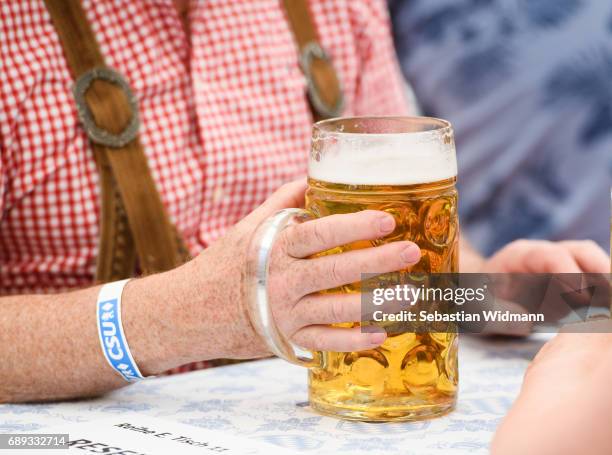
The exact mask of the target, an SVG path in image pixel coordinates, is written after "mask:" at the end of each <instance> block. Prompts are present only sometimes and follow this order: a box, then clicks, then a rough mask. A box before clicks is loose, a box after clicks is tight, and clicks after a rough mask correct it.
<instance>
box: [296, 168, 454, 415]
mask: <svg viewBox="0 0 612 455" xmlns="http://www.w3.org/2000/svg"><path fill="white" fill-rule="evenodd" d="M325 159H327V158H325ZM323 161H324V160H322V162H323ZM453 183H454V179H450V180H445V181H443V182H436V183H432V184H418V185H407V186H393V185H382V186H368V185H354V184H351V185H346V184H338V183H329V182H321V181H318V180H314V179H310V182H309V190H308V193H307V207H308V209H310V210H311V211H312V212H313V213H315V214H316V215H317V216H327V215H330V214H335V213H352V212H357V211H361V210H365V209H371V210H382V211H385V212H387V213H390V214H392V215H393V216H394V218H395V221H396V229H395V230H394V231H393V232H392V233H391V234H389V235H388V236H386V237H384V238H382V239H377V240H372V241H361V242H355V243H354V244H351V245H344V246H342V247H339V248H334V249H333V250H330V251H328V252H325V253H324V254H336V253H340V252H344V251H350V250H356V249H361V248H367V247H370V246H378V245H382V244H384V243H387V242H391V241H398V240H411V241H413V242H416V243H417V244H418V245H419V246H420V248H421V252H422V258H421V260H420V261H419V263H418V264H416V265H415V266H414V267H412V270H411V272H425V273H435V272H456V271H457V266H458V255H457V252H458V250H457V241H458V236H457V235H456V233H457V229H458V225H457V211H456V205H457V197H456V191H455V189H454V187H453ZM408 273H409V272H408V271H403V272H395V273H389V274H384V275H381V276H379V277H377V281H379V282H380V284H379V286H382V285H383V283H385V282H391V283H402V282H406V281H407V277H408ZM389 280H390V281H389ZM359 290H360V284H359V283H354V284H351V285H346V286H342V288H341V289H336V290H332V291H330V292H359ZM396 325H397V327H396ZM345 326H346V325H345ZM400 326H401V324H397V323H393V322H389V323H388V325H386V326H385V330H386V331H387V336H388V337H387V340H386V341H385V342H384V343H383V344H382V346H380V347H379V348H377V349H375V350H369V351H365V352H353V353H335V352H329V353H325V354H324V357H325V366H324V368H322V369H313V370H311V373H310V399H311V404H312V405H313V406H314V407H316V408H317V409H319V410H326V409H328V410H329V412H333V413H337V412H339V411H338V410H339V409H341V410H343V411H340V412H342V413H344V415H345V416H349V417H350V416H352V415H353V413H356V414H359V415H360V416H362V418H363V416H367V418H369V419H372V420H377V419H385V418H392V417H393V416H396V415H397V416H405V415H406V413H407V412H409V411H406V410H407V409H411V407H414V409H418V410H419V411H415V412H418V413H419V415H421V414H420V413H421V412H423V411H422V410H423V409H424V408H423V407H424V406H431V408H430V409H431V412H432V413H436V412H439V411H437V410H439V409H450V407H452V404H453V403H454V400H455V393H456V390H457V344H456V342H457V335H456V333H454V332H452V331H449V332H448V333H447V332H443V330H445V329H446V325H445V326H444V327H439V329H440V330H442V332H440V333H429V334H428V333H404V332H403V331H401V330H400V328H399V327H400Z"/></svg>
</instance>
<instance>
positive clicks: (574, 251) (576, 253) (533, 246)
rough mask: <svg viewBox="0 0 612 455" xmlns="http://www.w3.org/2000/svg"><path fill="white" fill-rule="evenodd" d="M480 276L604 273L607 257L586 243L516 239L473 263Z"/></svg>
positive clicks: (590, 242)
mask: <svg viewBox="0 0 612 455" xmlns="http://www.w3.org/2000/svg"><path fill="white" fill-rule="evenodd" d="M470 265H471V269H472V270H465V271H467V272H480V273H608V271H609V270H610V258H609V257H608V255H607V254H606V252H605V251H604V250H602V249H601V248H600V247H599V246H598V245H597V244H596V243H595V242H593V241H590V240H567V241H561V242H549V241H546V240H516V241H514V242H511V243H509V244H508V245H506V246H505V247H504V248H502V249H501V250H499V251H498V252H497V253H495V254H494V255H492V256H491V257H490V258H486V259H482V258H481V259H480V260H474V261H473V262H472V263H471V264H470Z"/></svg>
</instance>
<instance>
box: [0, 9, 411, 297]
mask: <svg viewBox="0 0 612 455" xmlns="http://www.w3.org/2000/svg"><path fill="white" fill-rule="evenodd" d="M83 3H84V7H85V10H86V14H87V17H88V19H89V21H90V23H91V25H92V28H93V30H94V32H95V34H96V37H97V39H98V41H99V43H100V46H101V49H102V52H103V54H104V56H105V58H106V62H107V64H108V65H109V66H111V67H113V68H116V69H117V70H119V72H121V73H122V74H123V75H124V76H125V77H126V78H127V80H128V81H129V82H130V84H131V86H132V88H133V89H134V91H135V93H136V95H137V97H138V99H139V103H140V114H141V121H142V127H141V133H140V137H141V140H142V144H143V146H144V149H145V152H146V154H147V158H148V162H149V166H150V168H151V170H152V173H153V177H154V179H155V181H156V184H157V187H158V189H159V192H160V194H161V197H162V200H163V202H164V204H165V206H166V208H167V210H168V213H169V215H170V217H171V219H172V220H173V222H174V223H175V224H176V226H177V227H178V229H179V230H180V232H181V233H182V235H183V236H184V238H185V240H186V242H187V245H188V247H189V249H190V250H191V253H192V254H194V255H195V254H197V253H198V252H199V251H201V250H202V249H203V248H205V247H206V246H207V245H209V244H210V243H211V242H214V241H215V240H216V239H218V238H219V237H220V236H222V235H223V233H224V232H225V231H226V230H227V229H228V228H229V227H230V226H232V225H233V224H234V223H236V222H237V221H238V220H240V219H241V218H242V217H244V216H245V215H246V214H247V213H249V212H250V211H251V210H252V209H253V208H254V207H255V206H257V205H258V204H260V203H261V202H262V201H263V200H264V199H265V198H266V197H267V196H268V195H269V194H270V193H271V192H272V191H273V190H274V189H276V188H277V187H278V186H279V185H281V184H282V183H284V182H286V181H289V180H292V179H294V178H297V177H299V176H302V175H304V174H305V170H306V159H307V151H308V147H309V140H310V134H311V122H312V118H311V114H310V111H309V108H308V104H307V101H306V98H305V80H304V77H303V75H302V73H301V71H300V69H299V66H298V61H297V56H298V55H297V50H296V45H295V42H294V40H293V35H292V33H291V30H290V28H289V25H288V22H287V20H286V18H285V14H284V11H283V9H282V8H281V6H280V4H281V2H280V1H274V0H249V1H246V0H244V1H238V0H236V1H228V0H206V1H197V2H193V9H192V11H191V12H190V21H191V43H189V40H188V39H187V36H186V35H185V33H184V31H183V28H182V25H181V22H180V19H179V17H178V15H177V12H176V11H175V9H174V7H173V4H172V1H171V0H165V1H163V0H130V1H127V0H122V1H120V0H96V1H94V0H85V1H84V2H83ZM385 6H386V5H385V2H384V0H311V1H310V7H311V10H312V13H313V16H314V19H315V23H316V26H317V30H318V33H319V35H320V39H321V41H322V44H323V46H324V47H325V48H326V49H327V50H328V51H329V53H330V54H331V56H332V58H333V62H334V65H335V67H336V69H337V71H338V73H339V77H340V79H341V81H342V84H343V88H344V94H345V96H346V110H345V115H388V114H406V111H407V103H406V101H405V97H404V92H403V87H402V82H401V78H400V77H401V76H400V75H399V72H398V68H397V63H396V60H395V55H394V51H393V47H392V42H391V39H390V34H389V23H388V17H387V12H386V9H385ZM71 85H72V78H71V75H70V72H69V69H68V66H67V63H66V61H65V59H64V56H63V51H62V48H61V45H60V42H59V40H58V37H57V35H56V33H55V30H54V28H53V26H52V24H51V20H50V16H49V14H48V12H47V11H46V9H45V6H44V4H43V2H42V0H20V1H3V2H0V153H1V157H0V158H1V159H0V294H22V293H27V292H51V291H60V290H66V289H70V288H78V287H83V286H88V285H91V284H92V282H93V278H94V271H95V262H96V254H97V244H98V234H99V227H98V226H99V219H98V217H99V212H100V207H99V198H98V196H99V187H98V173H97V169H96V165H95V162H94V159H93V153H92V149H91V146H90V144H89V142H88V138H87V136H86V134H85V132H84V130H83V128H82V127H81V125H80V124H79V122H78V120H77V114H76V108H75V104H74V100H73V98H72V95H71V91H70V89H71Z"/></svg>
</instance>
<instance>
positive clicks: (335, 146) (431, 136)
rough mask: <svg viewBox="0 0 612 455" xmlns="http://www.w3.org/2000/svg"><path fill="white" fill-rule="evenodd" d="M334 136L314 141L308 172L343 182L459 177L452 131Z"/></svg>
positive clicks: (427, 180)
mask: <svg viewBox="0 0 612 455" xmlns="http://www.w3.org/2000/svg"><path fill="white" fill-rule="evenodd" d="M336 139H337V140H334V139H332V140H330V137H329V136H328V137H321V138H319V139H315V140H314V141H313V151H312V152H311V154H310V159H309V162H308V175H309V177H311V178H313V179H316V180H322V181H325V182H328V183H342V184H346V185H415V184H422V183H431V182H437V181H441V180H446V179H450V178H453V177H456V176H457V159H456V155H455V144H454V141H453V139H452V136H451V135H447V136H442V135H441V134H439V133H438V132H431V131H428V132H420V133H411V134H368V135H364V134H354V133H342V134H341V136H338V135H336ZM318 142H319V143H318Z"/></svg>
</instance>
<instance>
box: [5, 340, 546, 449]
mask: <svg viewBox="0 0 612 455" xmlns="http://www.w3.org/2000/svg"><path fill="white" fill-rule="evenodd" d="M548 337H550V336H548ZM545 338H547V337H544V336H535V337H532V338H531V339H529V340H513V341H507V340H497V341H496V340H484V339H478V338H471V337H469V336H461V341H460V357H459V362H460V378H459V382H460V391H459V402H458V406H457V410H456V411H454V412H452V413H451V414H449V415H447V416H445V417H442V418H438V419H434V420H428V421H421V422H415V423H362V422H349V421H342V420H337V419H333V418H330V417H323V416H321V415H318V414H316V413H314V412H313V411H312V410H311V409H310V408H309V407H308V405H307V403H306V401H307V393H306V371H305V370H304V369H302V368H300V367H296V366H293V365H289V364H287V363H285V362H283V361H281V360H278V359H274V360H264V361H259V362H250V363H244V364H238V365H232V366H226V367H220V368H214V369H209V370H202V371H197V372H193V373H187V374H182V375H177V376H169V377H162V378H156V379H150V380H147V381H144V382H141V383H138V384H135V385H132V386H129V387H125V388H123V389H121V390H118V391H116V392H113V393H110V394H108V395H106V396H104V397H102V398H98V399H92V400H84V401H75V402H68V403H53V404H30V405H0V433H16V432H26V431H36V432H38V431H41V432H43V431H44V429H45V428H47V427H52V426H60V425H66V424H69V423H71V422H86V421H93V420H96V419H103V418H108V417H109V416H113V415H120V414H121V413H125V412H136V413H141V414H146V415H149V416H153V417H158V418H163V419H167V420H173V421H177V422H181V423H184V424H188V425H193V426H195V427H200V428H206V429H212V430H217V431H219V432H223V433H226V434H229V435H232V434H233V435H240V436H246V437H249V438H254V439H256V440H260V441H265V442H267V443H269V444H270V451H269V452H268V453H270V454H275V453H279V454H288V453H316V454H320V453H343V452H351V453H353V454H360V453H369V454H378V453H381V454H382V453H384V454H400V453H401V454H402V455H410V454H419V455H422V454H427V453H437V454H440V453H444V454H448V453H451V454H455V453H471V454H476V453H488V445H489V442H490V440H491V437H492V435H493V433H494V431H495V428H496V427H497V425H498V424H499V422H500V420H501V418H502V417H503V416H504V414H505V413H506V412H507V410H508V409H509V407H510V405H511V404H512V402H513V400H514V399H515V397H516V395H517V394H518V391H519V388H520V385H521V382H522V377H523V373H524V371H525V368H526V367H527V365H528V363H529V360H530V359H531V358H533V356H534V355H535V353H536V352H537V351H538V350H539V348H540V347H541V346H542V344H543V343H544V340H545ZM173 455H174V454H173Z"/></svg>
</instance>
